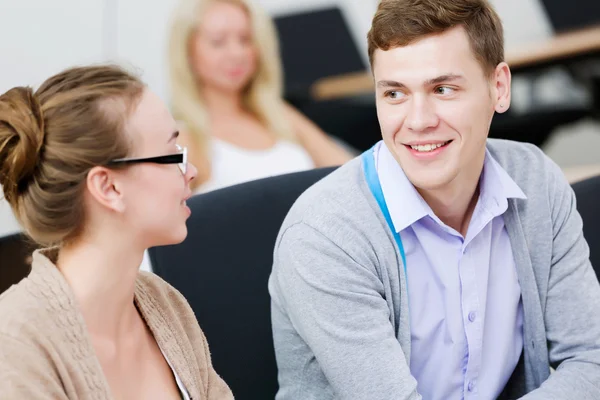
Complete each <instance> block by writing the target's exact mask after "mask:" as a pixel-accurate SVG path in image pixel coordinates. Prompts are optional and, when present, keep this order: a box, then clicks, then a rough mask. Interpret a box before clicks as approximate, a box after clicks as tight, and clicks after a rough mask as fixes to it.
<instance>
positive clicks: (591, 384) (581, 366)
mask: <svg viewBox="0 0 600 400" xmlns="http://www.w3.org/2000/svg"><path fill="white" fill-rule="evenodd" d="M553 169H554V168H553ZM555 169H556V171H555V172H554V176H555V183H554V185H553V186H551V193H550V204H551V207H552V220H553V234H554V241H553V251H552V267H551V270H550V281H549V285H548V297H547V302H546V311H545V322H546V338H547V340H548V345H549V358H550V363H551V365H552V367H553V368H555V369H556V372H554V373H553V374H551V375H550V378H549V379H548V380H547V381H546V382H544V384H543V385H542V386H541V387H540V388H539V389H538V390H535V391H533V392H531V393H530V394H528V395H527V396H525V397H523V399H526V400H537V399H539V400H542V399H565V400H567V399H582V400H583V399H600V285H599V284H598V279H597V278H596V275H595V273H594V271H593V269H592V266H591V263H590V259H589V247H588V245H587V243H586V241H585V239H584V237H583V232H582V226H583V224H582V221H581V217H580V215H579V213H578V212H577V208H576V203H575V195H574V193H573V190H572V189H571V187H570V186H569V184H568V183H567V181H566V180H565V179H564V178H563V176H562V173H561V172H560V171H559V170H558V169H557V168H555Z"/></svg>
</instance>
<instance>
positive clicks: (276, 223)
mask: <svg viewBox="0 0 600 400" xmlns="http://www.w3.org/2000/svg"><path fill="white" fill-rule="evenodd" d="M333 169H334V168H326V169H316V170H311V171H306V172H300V173H295V174H288V175H282V176H277V177H272V178H267V179H262V180H258V181H253V182H248V183H244V184H241V185H237V186H232V187H229V188H225V189H220V190H217V191H214V192H209V193H206V194H202V195H198V196H194V197H192V198H191V199H190V200H189V201H188V205H189V207H190V208H191V210H192V216H191V217H190V219H189V220H188V224H187V226H188V237H187V239H186V240H185V241H184V242H183V243H182V244H179V245H175V246H164V247H156V248H152V249H150V250H149V254H150V260H151V262H152V266H153V270H154V272H155V273H156V274H158V275H159V276H161V277H162V278H163V279H165V280H166V281H167V282H169V283H170V284H172V285H173V286H174V287H176V288H177V289H178V290H179V291H181V292H182V293H183V295H184V296H185V297H186V298H187V300H188V302H189V303H190V305H191V306H192V308H193V309H194V312H195V313H196V317H197V318H198V321H199V323H200V326H201V327H202V329H203V331H204V333H205V335H206V337H207V340H208V343H209V345H210V349H211V354H212V360H213V364H214V367H215V369H216V371H217V372H218V373H219V374H220V375H221V377H222V378H223V379H224V380H225V381H226V382H227V384H228V385H229V386H230V387H231V389H232V391H233V394H234V396H235V398H236V399H237V400H258V399H261V400H262V399H273V398H274V397H275V394H276V392H277V388H278V385H277V366H276V363H275V354H274V350H273V339H272V332H271V316H270V297H269V292H268V289H267V282H268V277H269V274H270V272H271V267H272V263H273V248H274V244H275V239H276V237H277V233H278V231H279V228H280V226H281V224H282V222H283V219H284V218H285V216H286V214H287V212H288V210H289V209H290V207H291V206H292V204H293V203H294V201H295V200H296V199H297V197H298V196H299V195H300V194H301V193H302V192H304V190H305V189H307V188H308V187H309V186H311V185H312V184H313V183H315V182H316V181H318V180H320V179H321V178H322V177H324V176H326V175H327V174H329V173H330V172H331V171H332V170H333Z"/></svg>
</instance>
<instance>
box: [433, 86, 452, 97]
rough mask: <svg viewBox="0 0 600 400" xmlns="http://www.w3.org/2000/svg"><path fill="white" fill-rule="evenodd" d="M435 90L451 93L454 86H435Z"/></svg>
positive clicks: (439, 92) (440, 92)
mask: <svg viewBox="0 0 600 400" xmlns="http://www.w3.org/2000/svg"><path fill="white" fill-rule="evenodd" d="M435 92H436V93H437V94H442V95H444V94H451V93H453V92H454V88H451V87H448V86H438V87H436V88H435Z"/></svg>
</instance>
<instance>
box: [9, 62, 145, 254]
mask: <svg viewBox="0 0 600 400" xmlns="http://www.w3.org/2000/svg"><path fill="white" fill-rule="evenodd" d="M144 88H145V85H144V84H143V83H142V82H141V81H140V80H139V79H138V78H137V77H136V76H134V75H132V74H130V73H129V72H127V71H125V70H123V69H121V68H119V67H117V66H110V65H108V66H90V67H77V68H71V69H68V70H65V71H63V72H61V73H59V74H57V75H54V76H53V77H51V78H48V79H47V80H46V81H45V82H44V83H43V84H42V85H41V86H40V88H39V89H38V90H37V91H36V92H34V91H33V90H32V89H31V88H29V87H15V88H12V89H11V90H9V91H8V92H6V93H4V94H2V95H1V96H0V184H1V185H2V187H3V189H4V197H5V198H6V200H7V201H8V203H9V204H10V206H11V208H12V209H13V211H14V213H15V216H16V217H17V219H18V220H19V222H20V223H21V225H22V226H23V227H24V228H25V231H26V232H27V233H28V234H29V236H30V237H31V238H32V239H33V240H35V241H36V242H37V243H39V244H41V245H43V246H54V245H62V244H64V243H65V242H68V241H69V240H72V239H74V238H75V237H76V236H77V235H78V234H79V233H80V232H81V228H82V226H83V223H84V222H85V217H86V215H85V212H84V211H85V210H84V206H83V192H84V189H85V180H86V177H87V174H88V172H89V171H90V169H92V168H93V167H95V166H97V165H105V164H107V163H109V162H110V161H112V160H114V159H116V158H122V157H125V156H127V155H128V153H129V151H130V146H131V143H130V140H129V139H128V138H127V135H126V134H125V133H124V124H125V121H126V118H127V116H128V114H129V113H131V112H132V110H133V107H134V106H135V105H136V104H137V102H138V101H139V99H140V97H141V95H142V93H143V91H144ZM112 105H116V106H117V107H113V106H112ZM123 106H124V107H123Z"/></svg>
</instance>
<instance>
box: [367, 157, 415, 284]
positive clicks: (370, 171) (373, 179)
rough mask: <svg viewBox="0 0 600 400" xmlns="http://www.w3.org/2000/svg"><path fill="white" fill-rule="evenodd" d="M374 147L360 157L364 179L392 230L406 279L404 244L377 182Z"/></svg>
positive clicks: (379, 183)
mask: <svg viewBox="0 0 600 400" xmlns="http://www.w3.org/2000/svg"><path fill="white" fill-rule="evenodd" d="M374 150H375V147H373V148H372V149H370V150H367V151H365V152H364V153H363V154H362V156H361V158H362V164H363V170H364V173H365V179H366V180H367V184H368V185H369V189H371V193H372V194H373V197H375V200H377V204H379V208H380V209H381V212H382V213H383V216H384V217H385V220H386V222H387V224H388V227H389V228H390V231H392V235H394V239H395V240H396V244H397V245H398V249H399V250H400V256H402V264H403V267H404V276H405V277H406V279H408V274H407V272H406V256H405V255H404V246H403V245H402V239H401V238H400V234H399V233H398V232H396V229H394V224H393V223H392V217H390V211H389V210H388V207H387V204H386V203H385V199H384V197H383V191H382V190H381V182H379V176H378V175H377V169H376V168H375V157H374V156H373V153H374Z"/></svg>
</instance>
